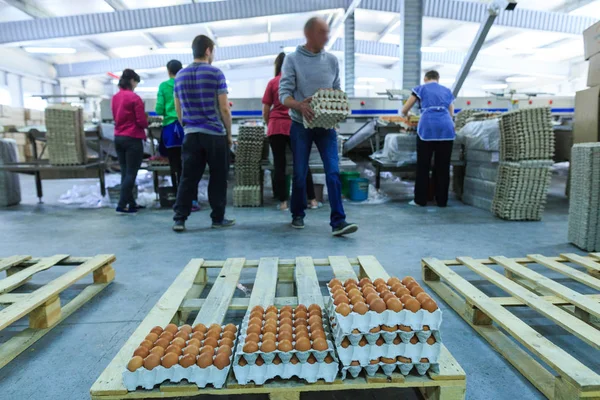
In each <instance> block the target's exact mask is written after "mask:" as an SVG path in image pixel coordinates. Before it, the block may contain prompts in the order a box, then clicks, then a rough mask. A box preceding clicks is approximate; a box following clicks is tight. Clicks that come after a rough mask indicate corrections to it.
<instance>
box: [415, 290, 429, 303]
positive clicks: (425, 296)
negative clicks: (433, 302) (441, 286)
mask: <svg viewBox="0 0 600 400" xmlns="http://www.w3.org/2000/svg"><path fill="white" fill-rule="evenodd" d="M415 298H416V299H417V300H419V303H421V304H423V302H424V301H425V300H427V299H430V298H431V297H429V295H428V294H427V293H425V292H421V293H419V294H417V295H416V296H415Z"/></svg>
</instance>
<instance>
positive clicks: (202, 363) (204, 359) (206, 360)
mask: <svg viewBox="0 0 600 400" xmlns="http://www.w3.org/2000/svg"><path fill="white" fill-rule="evenodd" d="M240 361H241V359H240ZM212 364H213V356H212V354H208V353H204V354H200V356H199V357H198V360H197V361H196V365H197V366H199V367H200V368H208V367H210V366H211V365H212Z"/></svg>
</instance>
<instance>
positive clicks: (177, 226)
mask: <svg viewBox="0 0 600 400" xmlns="http://www.w3.org/2000/svg"><path fill="white" fill-rule="evenodd" d="M173 230H174V231H175V232H183V231H185V221H175V223H174V224H173Z"/></svg>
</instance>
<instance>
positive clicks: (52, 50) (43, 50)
mask: <svg viewBox="0 0 600 400" xmlns="http://www.w3.org/2000/svg"><path fill="white" fill-rule="evenodd" d="M24 50H25V51H26V52H28V53H34V54H75V53H77V50H75V49H74V48H72V47H24Z"/></svg>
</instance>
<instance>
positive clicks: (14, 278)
mask: <svg viewBox="0 0 600 400" xmlns="http://www.w3.org/2000/svg"><path fill="white" fill-rule="evenodd" d="M67 257H69V255H68V254H62V255H56V256H52V257H48V258H44V259H42V260H40V261H39V262H38V263H37V264H35V265H32V266H31V267H28V268H25V269H23V270H21V271H19V272H16V273H14V274H12V275H11V276H9V277H7V278H4V279H2V280H0V293H5V292H10V291H11V290H13V289H15V288H17V287H19V286H21V285H22V284H24V283H25V282H26V281H27V280H29V278H31V277H32V276H33V275H35V274H37V273H38V272H42V271H45V270H47V269H49V268H52V267H53V266H55V265H56V264H58V263H60V262H61V261H62V260H64V259H65V258H67Z"/></svg>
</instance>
